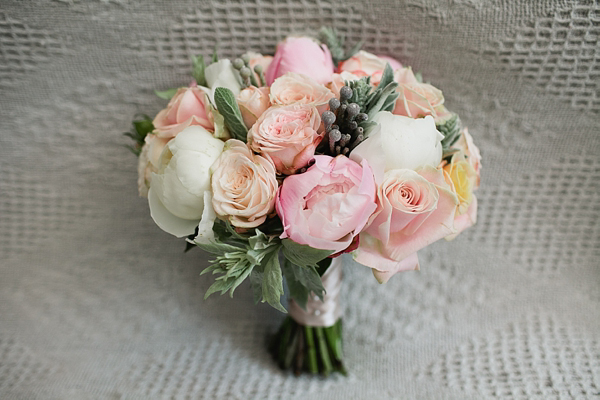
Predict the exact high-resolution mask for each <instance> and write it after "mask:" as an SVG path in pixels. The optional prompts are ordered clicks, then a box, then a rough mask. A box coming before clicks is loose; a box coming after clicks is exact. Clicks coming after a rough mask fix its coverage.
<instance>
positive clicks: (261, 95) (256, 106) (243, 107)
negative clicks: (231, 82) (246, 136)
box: [237, 86, 271, 129]
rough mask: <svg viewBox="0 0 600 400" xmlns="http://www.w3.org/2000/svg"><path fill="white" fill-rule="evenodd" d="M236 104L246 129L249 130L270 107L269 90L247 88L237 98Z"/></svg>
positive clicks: (264, 88)
mask: <svg viewBox="0 0 600 400" xmlns="http://www.w3.org/2000/svg"><path fill="white" fill-rule="evenodd" d="M237 103H238V106H239V107H240V111H241V113H242V118H243V119H244V124H245V125H246V128H248V129H250V128H251V127H252V125H254V123H255V122H256V120H258V118H259V117H260V116H261V115H262V113H264V112H265V111H266V110H267V108H269V106H270V105H271V100H269V88H268V87H261V88H257V87H254V86H249V87H247V88H246V89H244V90H242V91H241V92H240V94H238V96H237Z"/></svg>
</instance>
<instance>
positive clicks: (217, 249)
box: [194, 242, 246, 254]
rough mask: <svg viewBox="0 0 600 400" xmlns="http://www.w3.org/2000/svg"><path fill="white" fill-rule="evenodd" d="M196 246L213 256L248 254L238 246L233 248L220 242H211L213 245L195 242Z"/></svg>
mask: <svg viewBox="0 0 600 400" xmlns="http://www.w3.org/2000/svg"><path fill="white" fill-rule="evenodd" d="M194 244H195V245H196V246H198V247H200V248H201V249H202V250H204V251H206V252H207V253H212V254H223V253H233V252H243V253H244V254H245V253H246V251H245V249H242V248H239V247H237V246H232V245H230V244H227V243H220V242H211V243H198V242H194Z"/></svg>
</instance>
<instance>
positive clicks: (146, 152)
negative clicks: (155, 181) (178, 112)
mask: <svg viewBox="0 0 600 400" xmlns="http://www.w3.org/2000/svg"><path fill="white" fill-rule="evenodd" d="M169 140H171V139H170V138H163V137H160V136H159V135H156V134H153V133H150V134H148V135H146V138H145V139H144V142H145V143H144V146H142V152H141V153H140V158H139V160H138V192H139V194H140V196H142V197H148V189H149V188H150V182H152V173H155V172H157V171H158V160H159V158H160V154H161V153H162V151H163V149H164V148H165V146H166V145H167V143H168V142H169Z"/></svg>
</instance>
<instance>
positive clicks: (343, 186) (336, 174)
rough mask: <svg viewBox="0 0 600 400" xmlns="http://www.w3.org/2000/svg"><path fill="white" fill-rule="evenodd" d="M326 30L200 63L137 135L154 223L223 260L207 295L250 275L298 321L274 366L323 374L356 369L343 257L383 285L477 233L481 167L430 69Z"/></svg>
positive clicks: (278, 338) (140, 122)
mask: <svg viewBox="0 0 600 400" xmlns="http://www.w3.org/2000/svg"><path fill="white" fill-rule="evenodd" d="M320 35H321V41H319V40H317V39H314V38H309V37H288V38H287V39H285V40H284V41H282V42H281V43H279V45H278V46H277V49H276V52H275V55H274V56H268V55H261V54H257V53H252V52H248V53H246V54H244V55H241V56H240V57H239V58H236V59H234V60H229V59H219V58H218V57H217V55H216V51H215V54H214V55H213V57H212V59H211V60H210V61H208V60H205V59H204V58H203V57H202V56H199V57H194V58H193V59H192V61H193V72H192V75H193V79H194V80H193V82H192V83H191V84H189V85H188V86H185V87H180V88H177V89H171V90H166V91H162V92H156V93H157V95H158V96H160V97H162V98H165V99H168V100H169V102H168V104H167V107H166V108H165V109H164V110H162V111H160V112H159V113H158V114H157V115H156V116H155V117H154V118H153V119H151V118H149V117H147V116H143V117H141V118H139V119H136V120H135V121H134V122H133V126H134V127H133V129H132V131H131V132H130V133H128V135H129V136H130V137H132V138H133V139H134V140H135V144H134V145H133V146H132V149H133V150H134V152H135V153H136V154H137V155H139V165H138V172H139V180H138V187H139V192H140V195H142V196H144V197H147V198H148V204H149V207H150V214H151V216H152V218H153V219H154V221H155V222H156V224H157V225H158V226H159V227H160V228H161V229H163V230H164V231H166V232H168V233H170V234H172V235H175V236H177V237H181V238H186V240H187V242H188V246H189V247H194V246H198V247H200V248H201V249H203V250H204V251H206V252H208V253H211V254H213V258H212V260H211V261H210V266H209V267H208V268H206V269H205V270H204V271H203V273H211V274H213V275H214V276H215V279H214V283H213V284H212V285H211V286H210V287H209V288H208V290H207V292H206V296H209V295H211V294H212V293H215V292H219V293H221V294H224V293H227V292H229V294H230V295H231V296H233V294H234V291H235V289H236V288H237V287H238V286H239V285H240V284H241V283H242V282H244V281H245V280H248V281H249V282H250V285H251V287H252V289H253V292H254V298H255V301H256V302H267V303H268V304H270V305H271V306H273V307H274V308H276V309H277V310H280V311H281V312H283V313H288V316H287V317H286V318H285V320H284V321H283V324H282V326H281V328H280V329H279V331H278V332H277V333H276V334H275V335H274V337H273V340H272V343H271V348H270V350H271V352H272V353H273V355H274V357H275V359H276V360H277V362H278V363H279V365H280V366H281V367H282V368H286V369H293V370H294V371H295V372H296V373H300V372H302V371H306V372H310V373H321V374H325V375H327V374H329V373H330V372H333V371H339V372H344V371H345V370H344V366H343V362H342V324H341V321H342V320H341V306H340V299H339V293H340V288H341V281H342V267H341V265H342V262H341V258H340V257H339V256H340V255H341V254H343V253H351V255H352V257H353V258H354V260H356V261H357V262H358V263H360V264H363V265H365V266H366V267H368V268H371V269H372V271H373V275H374V276H375V278H376V279H377V280H378V281H379V282H380V283H384V282H386V281H388V280H389V279H390V278H391V277H392V276H393V275H394V274H395V273H397V272H400V271H408V270H416V269H419V261H418V258H417V252H418V250H420V249H422V248H423V247H425V246H427V245H429V244H430V243H433V242H435V241H437V240H438V239H442V238H446V239H452V238H454V237H455V236H456V235H458V234H459V233H460V232H462V231H463V230H464V229H466V228H468V227H470V226H471V225H473V224H474V223H475V220H476V215H477V199H476V197H475V195H474V194H473V192H474V191H475V190H476V188H477V187H478V186H479V173H480V170H481V164H480V161H481V157H480V154H479V150H478V149H477V147H476V146H475V145H474V143H473V139H472V137H471V135H469V132H468V131H467V129H466V128H463V127H462V126H461V123H460V120H459V118H458V116H457V115H456V114H454V113H452V112H450V111H449V110H448V109H446V107H445V106H444V97H443V95H442V92H441V91H440V90H439V89H437V88H435V87H434V86H432V85H431V84H428V83H425V82H424V81H423V79H422V77H421V75H420V74H418V73H414V71H413V70H412V69H411V68H410V67H406V66H403V65H401V64H400V63H399V62H398V61H396V60H394V59H391V58H388V57H385V56H376V55H373V54H370V53H367V52H365V51H358V50H359V48H360V45H357V46H354V47H353V48H352V49H351V50H350V51H348V52H346V51H345V47H344V43H343V39H341V38H340V37H339V36H338V35H337V33H336V32H335V31H334V30H331V29H326V28H324V29H322V30H321V32H320ZM285 288H287V290H286V289H285ZM284 293H287V296H286V297H287V300H288V301H287V310H286V308H285V307H284V306H283V305H282V303H281V300H282V297H283V296H284ZM284 304H286V302H284Z"/></svg>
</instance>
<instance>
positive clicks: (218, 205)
mask: <svg viewBox="0 0 600 400" xmlns="http://www.w3.org/2000/svg"><path fill="white" fill-rule="evenodd" d="M211 171H212V180H211V185H212V191H213V198H212V204H213V207H214V209H215V212H216V213H217V215H218V216H220V217H221V218H224V219H227V220H229V222H230V223H231V224H232V225H233V226H236V227H240V228H255V227H257V226H259V225H260V224H262V223H263V222H265V220H266V219H267V216H268V215H269V214H271V213H272V212H273V211H274V209H275V195H276V193H277V186H278V184H277V176H276V172H275V165H274V164H273V162H272V161H271V160H270V158H269V157H268V156H262V155H258V154H254V153H253V152H252V150H251V149H250V148H249V147H248V146H247V145H246V144H245V143H244V142H242V141H239V140H235V139H231V140H228V141H227V142H226V143H225V149H224V151H223V154H221V156H220V157H219V158H218V159H217V161H216V162H215V163H214V164H213V165H212V167H211Z"/></svg>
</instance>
